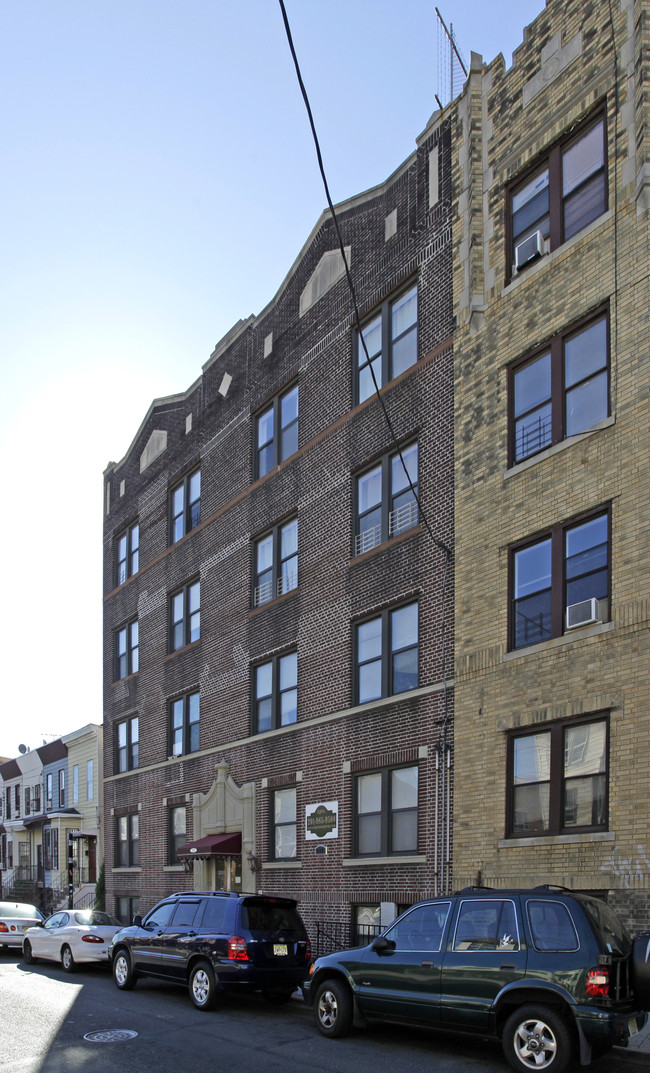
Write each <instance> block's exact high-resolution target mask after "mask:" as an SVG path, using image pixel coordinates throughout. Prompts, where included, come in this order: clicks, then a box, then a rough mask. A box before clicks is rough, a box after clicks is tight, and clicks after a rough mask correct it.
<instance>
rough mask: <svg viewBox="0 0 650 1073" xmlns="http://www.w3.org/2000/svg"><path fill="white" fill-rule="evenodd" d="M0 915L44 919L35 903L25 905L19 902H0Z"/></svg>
mask: <svg viewBox="0 0 650 1073" xmlns="http://www.w3.org/2000/svg"><path fill="white" fill-rule="evenodd" d="M0 917H12V918H18V917H29V919H30V920H44V919H45V918H44V916H43V914H42V913H41V911H40V909H37V908H36V906H35V905H26V904H24V903H21V902H0Z"/></svg>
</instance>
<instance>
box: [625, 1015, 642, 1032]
mask: <svg viewBox="0 0 650 1073" xmlns="http://www.w3.org/2000/svg"><path fill="white" fill-rule="evenodd" d="M627 1030H628V1032H629V1033H630V1035H631V1036H635V1035H636V1034H637V1032H638V1031H639V1029H638V1026H637V1023H636V1017H630V1019H629V1021H628V1022H627Z"/></svg>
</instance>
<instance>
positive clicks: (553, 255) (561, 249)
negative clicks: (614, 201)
mask: <svg viewBox="0 0 650 1073" xmlns="http://www.w3.org/2000/svg"><path fill="white" fill-rule="evenodd" d="M612 219H613V213H612V210H611V209H608V210H607V212H604V213H603V214H602V216H598V217H597V218H596V219H595V220H592V222H591V223H590V224H588V225H587V227H585V228H584V229H583V230H582V231H578V234H577V235H573V237H572V238H570V239H568V240H567V241H566V242H563V243H562V245H561V246H557V247H556V249H554V250H551V252H550V253H545V254H544V255H543V257H540V258H539V260H537V261H535V262H533V264H531V265H528V266H527V267H526V268H525V269H524V270H523V271H522V272H519V273H518V274H517V275H516V276H513V277H512V279H509V280H508V282H507V283H506V285H505V287H504V288H503V290H502V291H501V297H502V298H505V297H506V295H508V294H510V293H511V292H512V291H514V290H515V289H516V288H517V287H521V286H522V284H523V283H524V281H526V280H529V279H534V278H535V277H536V276H537V275H538V273H539V272H540V271H542V270H543V269H544V267H545V266H548V265H552V264H553V262H554V261H556V260H557V259H558V257H563V256H564V254H565V253H566V252H567V251H568V250H570V249H571V248H572V247H573V246H575V245H576V243H578V242H580V241H581V240H582V239H583V238H587V236H588V235H591V234H592V233H593V232H594V231H597V230H598V229H599V228H600V227H603V225H604V224H606V223H610V222H611V220H612Z"/></svg>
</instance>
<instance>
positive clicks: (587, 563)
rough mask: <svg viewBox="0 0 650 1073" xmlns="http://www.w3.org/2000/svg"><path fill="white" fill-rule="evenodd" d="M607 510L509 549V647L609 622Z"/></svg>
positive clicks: (529, 643) (518, 646) (531, 643)
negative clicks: (576, 628) (510, 600)
mask: <svg viewBox="0 0 650 1073" xmlns="http://www.w3.org/2000/svg"><path fill="white" fill-rule="evenodd" d="M609 563H610V553H609V511H608V510H605V511H601V512H600V513H599V514H594V515H591V516H590V517H588V518H584V519H583V520H582V521H579V522H571V523H568V524H565V525H557V526H555V527H554V528H553V529H552V530H551V531H550V532H549V533H547V534H545V535H544V536H542V537H539V538H537V539H536V540H534V541H530V542H529V543H527V544H524V545H519V546H517V547H515V548H512V549H511V560H510V566H511V589H512V602H511V622H510V648H511V649H516V648H524V647H526V646H527V645H534V644H537V643H538V642H540V641H546V640H548V639H549V638H551V637H559V636H561V634H563V633H564V632H565V631H567V630H571V629H574V628H575V627H577V626H584V625H589V624H590V623H594V622H605V621H607V619H608V618H609V593H610V569H609Z"/></svg>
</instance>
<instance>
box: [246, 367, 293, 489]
mask: <svg viewBox="0 0 650 1073" xmlns="http://www.w3.org/2000/svg"><path fill="white" fill-rule="evenodd" d="M297 450H298V385H297V384H296V385H295V386H294V387H292V388H290V389H289V391H285V392H284V394H283V395H278V396H277V397H276V398H275V399H274V400H273V402H272V403H271V404H270V406H267V407H266V408H265V409H264V411H263V412H262V413H261V414H258V416H257V417H256V418H255V477H256V478H258V477H263V476H264V474H265V473H269V472H270V470H272V469H273V468H274V466H278V465H279V464H280V462H284V460H285V458H289V456H290V455H292V454H295V452H296V451H297Z"/></svg>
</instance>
